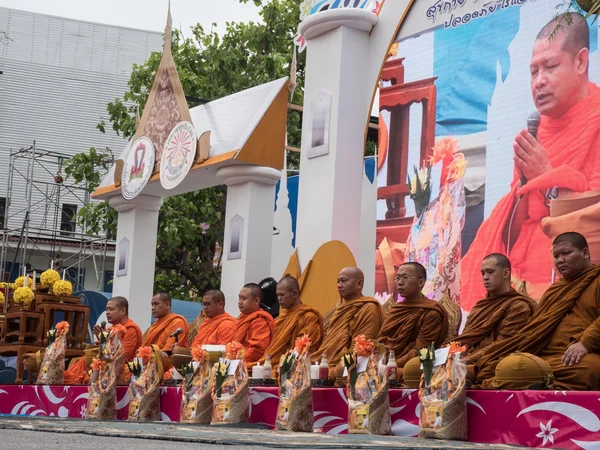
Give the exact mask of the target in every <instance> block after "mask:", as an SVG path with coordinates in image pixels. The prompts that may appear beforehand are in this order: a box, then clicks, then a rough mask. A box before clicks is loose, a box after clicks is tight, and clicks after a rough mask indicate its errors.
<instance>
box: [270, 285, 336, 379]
mask: <svg viewBox="0 0 600 450" xmlns="http://www.w3.org/2000/svg"><path fill="white" fill-rule="evenodd" d="M277 300H278V301H279V306H280V308H281V309H280V311H281V314H280V315H279V316H278V317H277V318H276V319H275V334H274V336H273V340H272V341H271V345H269V347H268V348H267V350H266V353H265V355H264V356H263V357H262V358H260V360H259V363H260V364H261V365H263V364H264V362H265V358H266V355H269V356H270V357H271V361H273V369H275V366H276V365H277V364H278V363H279V359H280V358H281V356H282V355H283V354H284V353H285V352H287V351H288V350H290V349H293V348H294V344H295V343H296V339H297V338H298V337H300V336H304V335H306V336H308V337H309V338H310V343H311V344H310V346H311V348H314V349H318V348H319V347H320V346H321V343H322V341H323V335H324V334H325V332H324V329H323V316H322V315H321V313H320V312H319V311H318V310H317V309H315V308H313V307H312V306H308V305H305V304H303V303H302V299H301V298H300V285H299V284H298V280H297V279H296V278H294V277H291V276H286V277H283V278H282V279H281V280H280V281H279V283H277Z"/></svg>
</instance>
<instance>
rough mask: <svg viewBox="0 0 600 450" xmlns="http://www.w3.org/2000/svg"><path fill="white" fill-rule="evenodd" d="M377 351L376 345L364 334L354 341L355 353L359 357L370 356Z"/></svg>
mask: <svg viewBox="0 0 600 450" xmlns="http://www.w3.org/2000/svg"><path fill="white" fill-rule="evenodd" d="M373 350H375V345H374V344H373V342H371V341H370V340H369V339H367V338H366V337H365V335H364V334H361V335H360V336H357V337H356V339H355V340H354V353H356V354H357V355H358V356H370V355H371V354H372V353H373Z"/></svg>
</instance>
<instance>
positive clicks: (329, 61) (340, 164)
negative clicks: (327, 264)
mask: <svg viewBox="0 0 600 450" xmlns="http://www.w3.org/2000/svg"><path fill="white" fill-rule="evenodd" d="M376 22H377V16H375V14H373V13H371V12H370V11H364V10H359V9H335V10H329V11H325V12H321V13H318V14H315V15H314V16H310V17H309V18H307V19H306V20H304V21H303V22H302V23H301V24H300V33H301V34H302V35H303V36H304V37H305V39H306V40H307V50H306V51H307V55H306V82H305V87H304V116H303V121H302V153H301V160H300V188H299V194H298V222H297V226H296V247H297V248H298V255H299V259H300V266H301V267H302V268H304V267H306V264H307V263H308V261H309V260H310V259H311V258H312V256H313V255H314V253H315V252H316V250H317V249H318V248H319V247H320V246H321V245H322V244H324V243H325V242H328V241H331V240H340V241H342V242H344V243H345V244H346V245H347V246H348V248H349V249H350V250H351V251H352V253H353V254H354V257H355V259H357V260H358V256H359V249H360V222H361V220H360V216H361V197H362V184H363V156H364V143H365V126H366V123H367V118H368V116H369V105H370V101H371V87H370V86H367V85H366V82H367V72H368V64H367V61H368V53H369V33H370V31H371V29H372V28H373V26H374V25H375V23H376ZM322 91H325V92H326V93H328V94H330V95H331V114H330V120H329V128H328V129H329V146H328V148H329V152H328V154H325V155H323V156H318V157H315V158H312V159H309V152H310V149H311V145H312V141H313V139H312V124H313V107H312V104H314V102H315V99H317V98H319V96H320V95H321V96H322ZM326 134H327V133H326ZM373 220H375V217H373ZM373 258H375V252H374V251H373Z"/></svg>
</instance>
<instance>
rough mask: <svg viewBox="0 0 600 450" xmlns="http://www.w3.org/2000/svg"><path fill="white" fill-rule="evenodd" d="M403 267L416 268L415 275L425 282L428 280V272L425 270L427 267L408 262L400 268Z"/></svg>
mask: <svg viewBox="0 0 600 450" xmlns="http://www.w3.org/2000/svg"><path fill="white" fill-rule="evenodd" d="M402 266H410V267H414V268H415V275H416V276H417V277H419V278H422V279H424V280H426V279H427V270H426V269H425V266H423V264H421V263H418V262H414V261H411V262H406V263H404V264H402V265H401V266H400V267H402Z"/></svg>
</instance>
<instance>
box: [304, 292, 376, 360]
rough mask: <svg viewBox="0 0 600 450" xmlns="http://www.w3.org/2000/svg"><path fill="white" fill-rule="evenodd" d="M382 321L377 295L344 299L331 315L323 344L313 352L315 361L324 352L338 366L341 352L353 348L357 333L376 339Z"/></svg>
mask: <svg viewBox="0 0 600 450" xmlns="http://www.w3.org/2000/svg"><path fill="white" fill-rule="evenodd" d="M382 323H383V308H382V307H381V304H380V303H379V302H378V301H377V300H375V299H374V298H371V297H360V298H357V299H355V300H350V301H345V300H344V301H342V303H340V304H339V305H338V306H337V307H336V309H335V311H334V313H333V316H332V317H331V322H330V323H329V329H328V330H327V332H326V334H325V339H324V340H323V345H321V347H320V348H319V349H318V350H317V351H316V352H313V353H312V355H311V357H312V360H313V362H315V361H319V360H320V359H321V355H323V353H325V354H326V355H327V360H328V362H329V366H330V367H333V366H337V365H338V364H339V362H340V360H341V359H342V353H343V352H344V351H349V350H350V348H352V346H353V345H354V339H355V338H356V337H357V336H360V335H361V334H364V335H365V337H366V338H367V339H375V338H376V337H377V335H378V334H379V330H380V329H381V325H382Z"/></svg>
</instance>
